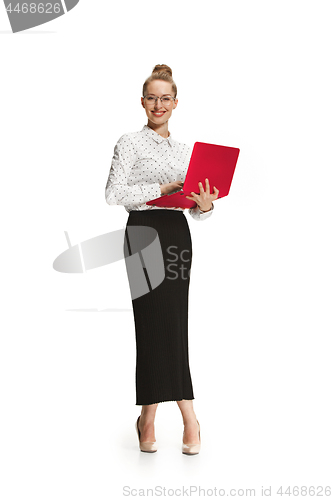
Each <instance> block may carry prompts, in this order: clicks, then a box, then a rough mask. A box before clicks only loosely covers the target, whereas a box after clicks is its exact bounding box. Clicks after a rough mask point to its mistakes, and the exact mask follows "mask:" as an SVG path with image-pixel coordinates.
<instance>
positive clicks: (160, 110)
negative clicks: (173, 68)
mask: <svg viewBox="0 0 333 500" xmlns="http://www.w3.org/2000/svg"><path fill="white" fill-rule="evenodd" d="M147 94H153V95H155V96H156V97H162V96H165V95H171V96H172V97H174V96H175V94H174V92H173V91H172V85H171V83H169V82H164V81H163V80H153V81H152V82H150V83H148V85H147V91H146V95H147ZM141 104H142V106H143V107H144V109H145V111H146V115H147V117H148V123H149V122H151V123H153V124H154V125H163V124H165V123H167V122H168V120H169V118H170V116H171V115H172V111H173V110H174V109H175V108H176V107H177V104H178V99H175V101H173V102H172V104H171V105H170V106H164V105H162V104H161V101H160V99H157V101H156V102H155V104H154V105H152V106H150V105H149V104H147V100H146V99H143V98H142V97H141Z"/></svg>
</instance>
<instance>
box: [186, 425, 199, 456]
mask: <svg viewBox="0 0 333 500" xmlns="http://www.w3.org/2000/svg"><path fill="white" fill-rule="evenodd" d="M197 422H198V421H197ZM198 426H199V430H198V432H199V441H200V442H199V443H187V444H186V443H184V441H183V442H182V453H184V455H198V453H199V452H200V449H201V437H200V424H199V422H198Z"/></svg>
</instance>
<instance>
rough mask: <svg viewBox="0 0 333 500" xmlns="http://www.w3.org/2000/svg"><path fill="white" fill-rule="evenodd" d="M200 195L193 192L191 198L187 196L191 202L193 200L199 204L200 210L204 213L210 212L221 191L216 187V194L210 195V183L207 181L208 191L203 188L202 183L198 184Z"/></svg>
mask: <svg viewBox="0 0 333 500" xmlns="http://www.w3.org/2000/svg"><path fill="white" fill-rule="evenodd" d="M198 186H199V190H200V193H199V194H196V193H194V192H193V191H191V195H192V197H191V196H186V198H188V199H189V200H193V201H196V202H197V205H198V206H199V208H200V210H202V211H203V212H208V211H209V210H210V209H211V208H212V202H213V201H214V200H216V199H217V197H218V195H219V190H218V189H217V188H216V187H215V186H214V193H212V194H210V187H209V181H208V179H206V191H204V188H203V186H202V183H201V182H199V183H198Z"/></svg>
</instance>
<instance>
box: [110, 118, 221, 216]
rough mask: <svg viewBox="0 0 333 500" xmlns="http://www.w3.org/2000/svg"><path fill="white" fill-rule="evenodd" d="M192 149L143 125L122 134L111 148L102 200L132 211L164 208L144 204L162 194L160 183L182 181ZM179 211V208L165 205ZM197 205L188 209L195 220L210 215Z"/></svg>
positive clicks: (211, 211)
mask: <svg viewBox="0 0 333 500" xmlns="http://www.w3.org/2000/svg"><path fill="white" fill-rule="evenodd" d="M191 153H192V150H191V148H190V147H189V146H187V145H186V144H183V143H181V142H178V141H175V140H174V139H173V138H172V137H171V135H169V137H167V138H163V137H162V136H160V135H159V134H158V133H157V132H155V131H154V130H153V129H151V128H150V127H148V126H147V125H145V126H144V127H143V129H142V130H141V131H140V132H132V133H128V134H124V135H122V136H121V137H120V139H119V141H118V142H117V144H116V146H115V148H114V155H113V158H112V163H111V168H110V173H109V177H108V180H107V184H106V187H105V199H106V202H107V203H108V204H109V205H123V206H124V207H125V209H126V210H127V212H130V211H131V210H160V209H162V208H164V207H156V206H152V205H147V204H146V202H147V201H150V200H154V199H155V198H159V197H160V196H162V193H161V188H160V185H161V184H167V183H169V182H174V181H182V182H184V181H185V176H186V172H187V169H188V165H189V163H190V158H191ZM164 209H168V210H182V211H184V209H183V208H180V207H165V208H164ZM213 210H214V204H212V209H211V210H210V211H209V212H202V211H201V210H200V209H199V207H198V206H196V207H195V208H190V209H189V214H190V215H191V216H192V217H193V219H195V220H204V219H206V218H208V217H210V216H211V215H212V213H213Z"/></svg>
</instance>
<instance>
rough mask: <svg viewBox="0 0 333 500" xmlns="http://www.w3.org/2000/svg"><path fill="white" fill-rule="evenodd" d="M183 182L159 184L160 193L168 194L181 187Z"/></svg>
mask: <svg viewBox="0 0 333 500" xmlns="http://www.w3.org/2000/svg"><path fill="white" fill-rule="evenodd" d="M183 185H184V183H183V182H181V181H174V182H169V184H160V188H161V193H162V194H170V193H172V192H173V191H177V190H179V189H181V188H182V187H183Z"/></svg>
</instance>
